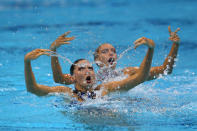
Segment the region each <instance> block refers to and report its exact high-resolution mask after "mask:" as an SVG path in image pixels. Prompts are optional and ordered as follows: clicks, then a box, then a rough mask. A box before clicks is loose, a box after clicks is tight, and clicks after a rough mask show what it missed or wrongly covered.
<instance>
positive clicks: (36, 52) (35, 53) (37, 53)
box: [25, 49, 51, 60]
mask: <svg viewBox="0 0 197 131" xmlns="http://www.w3.org/2000/svg"><path fill="white" fill-rule="evenodd" d="M50 52H51V50H48V49H35V50H33V51H31V52H29V53H27V55H26V56H25V59H26V60H34V59H37V58H38V57H40V56H41V55H47V56H50V54H51V53H50Z"/></svg>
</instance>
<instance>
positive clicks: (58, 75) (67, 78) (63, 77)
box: [50, 32, 74, 85]
mask: <svg viewBox="0 0 197 131" xmlns="http://www.w3.org/2000/svg"><path fill="white" fill-rule="evenodd" d="M69 33H70V32H67V33H65V34H63V35H61V36H60V37H58V38H57V39H56V40H55V41H54V42H53V43H52V44H51V47H50V49H51V50H52V51H54V52H56V49H57V48H58V47H59V46H61V45H62V44H69V42H67V41H71V40H73V39H74V37H70V38H68V37H66V36H67V35H68V34H69ZM51 67H52V71H53V79H54V81H55V82H57V83H61V84H66V85H69V84H73V83H74V79H73V77H72V76H71V75H70V74H63V73H62V69H61V66H60V63H59V60H58V57H57V56H51Z"/></svg>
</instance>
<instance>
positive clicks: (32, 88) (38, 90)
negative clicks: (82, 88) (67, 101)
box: [24, 49, 72, 96]
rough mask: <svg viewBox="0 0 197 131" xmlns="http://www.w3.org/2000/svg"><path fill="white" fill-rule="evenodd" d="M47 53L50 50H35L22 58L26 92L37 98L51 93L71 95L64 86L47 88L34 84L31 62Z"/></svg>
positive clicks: (69, 90) (68, 89)
mask: <svg viewBox="0 0 197 131" xmlns="http://www.w3.org/2000/svg"><path fill="white" fill-rule="evenodd" d="M48 51H50V50H46V49H36V50H33V51H31V52H29V53H28V54H26V56H25V58H24V64H25V83H26V88H27V91H29V92H31V93H33V94H36V95H38V96H44V95H47V94H48V93H52V92H65V93H68V94H72V90H71V89H70V88H68V87H64V86H55V87H49V86H45V85H39V84H37V83H36V79H35V76H34V74H33V71H32V67H31V60H34V59H37V58H38V57H39V56H41V55H49V53H47V52H48Z"/></svg>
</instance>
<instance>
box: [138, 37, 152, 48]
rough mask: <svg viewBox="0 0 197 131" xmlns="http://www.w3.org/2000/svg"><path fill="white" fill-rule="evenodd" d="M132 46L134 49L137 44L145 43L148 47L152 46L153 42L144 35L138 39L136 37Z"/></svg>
mask: <svg viewBox="0 0 197 131" xmlns="http://www.w3.org/2000/svg"><path fill="white" fill-rule="evenodd" d="M134 45H135V46H134V48H135V49H136V48H137V47H138V46H140V45H147V46H148V47H149V48H154V47H155V43H154V42H153V40H151V39H148V38H146V37H141V38H139V39H137V40H136V41H135V42H134Z"/></svg>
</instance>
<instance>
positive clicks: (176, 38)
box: [168, 26, 180, 44]
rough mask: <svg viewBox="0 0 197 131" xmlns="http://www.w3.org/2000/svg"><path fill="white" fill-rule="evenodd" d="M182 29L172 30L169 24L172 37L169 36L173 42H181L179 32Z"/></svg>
mask: <svg viewBox="0 0 197 131" xmlns="http://www.w3.org/2000/svg"><path fill="white" fill-rule="evenodd" d="M179 30H180V28H177V29H176V30H175V32H172V31H171V27H170V26H168V31H169V34H170V37H169V40H171V41H172V42H174V43H176V44H179V43H180V38H179V36H178V35H177V32H178V31H179Z"/></svg>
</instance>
